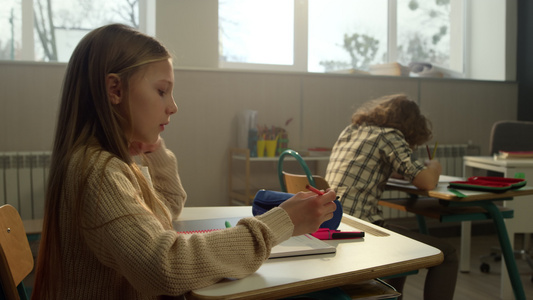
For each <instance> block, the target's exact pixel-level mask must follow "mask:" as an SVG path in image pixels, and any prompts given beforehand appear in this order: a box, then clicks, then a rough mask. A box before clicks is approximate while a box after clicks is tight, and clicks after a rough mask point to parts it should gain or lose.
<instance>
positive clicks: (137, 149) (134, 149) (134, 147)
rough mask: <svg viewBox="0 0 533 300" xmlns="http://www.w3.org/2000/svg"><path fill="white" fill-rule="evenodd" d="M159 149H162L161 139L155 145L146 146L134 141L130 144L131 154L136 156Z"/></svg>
mask: <svg viewBox="0 0 533 300" xmlns="http://www.w3.org/2000/svg"><path fill="white" fill-rule="evenodd" d="M159 148H161V138H158V139H157V141H156V142H155V143H154V144H145V143H141V142H135V141H133V142H131V144H130V154H131V155H133V156H135V155H139V154H143V153H150V152H154V151H156V150H157V149H159Z"/></svg>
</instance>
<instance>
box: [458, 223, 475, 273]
mask: <svg viewBox="0 0 533 300" xmlns="http://www.w3.org/2000/svg"><path fill="white" fill-rule="evenodd" d="M471 237H472V221H463V222H461V258H460V260H459V271H461V273H469V272H470V253H471V250H470V245H471Z"/></svg>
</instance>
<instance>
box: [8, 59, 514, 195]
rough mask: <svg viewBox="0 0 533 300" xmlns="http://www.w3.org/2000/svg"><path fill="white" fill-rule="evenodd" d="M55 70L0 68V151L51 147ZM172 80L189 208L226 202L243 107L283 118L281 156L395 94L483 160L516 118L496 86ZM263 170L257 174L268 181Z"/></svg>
mask: <svg viewBox="0 0 533 300" xmlns="http://www.w3.org/2000/svg"><path fill="white" fill-rule="evenodd" d="M65 68H66V66H65V65H64V64H36V63H31V64H30V63H26V64H24V63H11V62H10V63H5V62H0V128H3V130H2V131H0V152H2V151H36V150H50V149H51V145H52V139H53V133H54V128H55V122H56V120H55V119H56V115H57V109H58V99H59V93H60V88H61V83H62V80H63V75H64V72H65ZM175 81H176V84H175V99H176V102H177V105H178V108H179V111H178V113H177V114H176V115H175V116H173V117H172V119H171V123H170V125H169V126H168V127H167V128H166V130H165V132H164V133H163V137H164V138H165V141H166V144H167V146H168V147H169V148H170V149H171V150H172V151H174V153H175V154H176V156H177V157H178V161H179V170H180V174H181V177H182V181H183V184H184V186H185V188H186V190H187V192H188V194H189V202H188V204H187V205H189V206H206V205H226V204H227V203H228V199H227V190H228V189H227V186H228V177H227V176H228V155H229V154H228V153H229V150H228V149H229V148H230V147H234V146H236V144H237V138H236V133H237V124H236V116H237V114H238V113H239V112H240V111H242V110H245V109H252V110H257V111H258V118H257V121H258V123H259V124H266V125H275V126H282V125H284V123H285V121H286V120H287V119H288V118H290V117H293V118H294V121H293V122H292V123H291V124H290V125H289V126H288V127H287V130H288V132H289V140H290V141H289V146H290V147H291V148H295V149H297V150H301V149H307V148H309V147H316V146H323V147H331V146H332V145H333V143H334V142H335V140H336V138H337V136H338V134H339V133H340V131H341V130H342V129H343V128H344V127H345V126H346V125H348V124H349V122H350V116H351V114H352V112H353V110H354V109H355V108H356V107H357V106H358V105H360V104H361V103H363V102H364V101H366V100H369V99H372V98H375V97H379V96H382V95H385V94H391V93H399V92H403V93H407V94H408V95H410V96H411V97H412V98H413V99H416V100H417V101H419V103H420V105H421V108H422V110H423V111H424V112H425V113H426V114H427V115H428V116H429V117H430V118H431V119H432V121H433V127H434V133H435V139H437V140H438V141H439V144H447V143H450V144H451V143H467V142H468V141H472V142H473V143H474V144H478V145H481V146H482V147H483V152H484V153H485V154H487V152H488V143H489V133H490V126H491V125H492V123H494V122H495V121H498V120H503V119H516V109H517V108H516V107H517V85H516V84H515V83H506V82H489V81H467V80H436V79H416V78H401V77H372V76H356V75H340V74H335V75H334V74H308V73H275V72H236V71H217V70H191V69H178V70H176V71H175ZM271 169H272V170H273V173H271V174H270V175H268V174H267V175H265V176H267V177H268V176H270V179H272V180H271V182H275V183H276V182H277V181H276V174H275V165H273V166H272V167H271ZM266 182H267V181H265V183H266ZM259 184H260V185H261V183H259ZM259 187H262V188H278V186H277V184H275V185H274V186H272V185H267V184H265V186H259Z"/></svg>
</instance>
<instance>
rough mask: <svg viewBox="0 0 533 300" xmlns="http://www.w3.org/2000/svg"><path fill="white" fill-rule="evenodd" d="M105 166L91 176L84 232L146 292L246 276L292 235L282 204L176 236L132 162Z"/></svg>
mask: <svg viewBox="0 0 533 300" xmlns="http://www.w3.org/2000/svg"><path fill="white" fill-rule="evenodd" d="M105 170H106V171H105V172H104V176H98V175H97V174H92V175H91V176H90V177H89V180H88V182H87V195H86V197H85V201H84V205H83V206H82V216H81V217H82V224H83V226H82V236H83V238H84V240H85V242H86V243H87V245H88V247H89V248H90V249H91V251H92V252H93V254H94V256H95V257H96V258H97V259H98V260H99V261H100V262H101V263H102V264H103V265H105V266H107V267H108V268H111V269H113V270H115V272H117V273H118V274H120V275H121V276H124V277H125V278H126V279H127V280H128V281H129V282H130V284H131V285H132V286H133V287H134V288H135V289H137V290H138V291H139V292H141V293H143V294H146V295H181V294H184V293H185V292H187V291H190V290H193V289H197V288H201V287H205V286H208V285H211V284H214V283H216V282H218V281H219V280H221V279H223V278H243V277H245V276H247V275H249V274H251V273H253V272H255V271H256V270H257V269H258V268H259V267H260V266H261V264H262V263H263V262H264V261H265V260H266V259H267V258H268V256H269V255H270V250H271V248H272V247H273V246H274V245H276V244H277V243H280V242H282V241H284V240H286V239H288V238H289V237H290V236H291V234H292V231H293V225H292V223H291V221H290V218H289V216H288V214H287V213H286V212H285V210H283V209H282V208H276V209H273V210H271V211H270V212H268V213H266V214H264V215H262V216H260V217H257V218H255V217H252V218H245V219H243V220H241V221H240V222H239V223H238V225H237V226H235V227H232V228H229V229H225V230H220V231H214V232H210V233H205V234H193V235H191V236H187V235H183V234H178V233H177V232H176V231H175V230H172V229H170V230H169V229H166V228H164V226H163V225H162V224H161V223H160V221H159V220H158V218H156V216H154V215H153V214H152V213H150V212H148V211H147V209H146V208H145V205H144V204H143V199H142V195H141V194H140V193H139V190H138V184H137V183H136V181H135V177H134V176H133V174H132V173H131V171H130V170H129V168H128V167H127V165H125V164H124V163H123V162H121V161H120V160H118V159H111V160H110V161H109V162H108V163H107V164H106V167H105ZM100 174H102V173H100ZM156 178H157V175H156Z"/></svg>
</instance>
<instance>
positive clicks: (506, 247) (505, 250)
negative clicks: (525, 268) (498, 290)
mask: <svg viewBox="0 0 533 300" xmlns="http://www.w3.org/2000/svg"><path fill="white" fill-rule="evenodd" d="M481 206H482V207H483V208H485V209H486V210H487V212H488V213H489V214H490V215H491V217H492V220H493V221H494V224H495V225H496V231H497V233H498V239H499V241H500V247H502V256H503V259H504V261H505V266H506V267H507V273H508V274H509V279H510V280H511V285H512V287H513V291H514V295H515V298H516V299H517V300H525V299H526V295H525V293H524V287H523V286H522V281H521V280H520V275H519V274H518V267H517V266H516V260H515V258H514V253H513V248H512V247H511V242H510V240H509V235H508V234H507V228H506V227H505V223H504V221H503V217H502V214H501V213H500V210H499V209H498V207H497V206H496V205H495V204H494V203H492V202H487V203H483V204H481Z"/></svg>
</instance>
